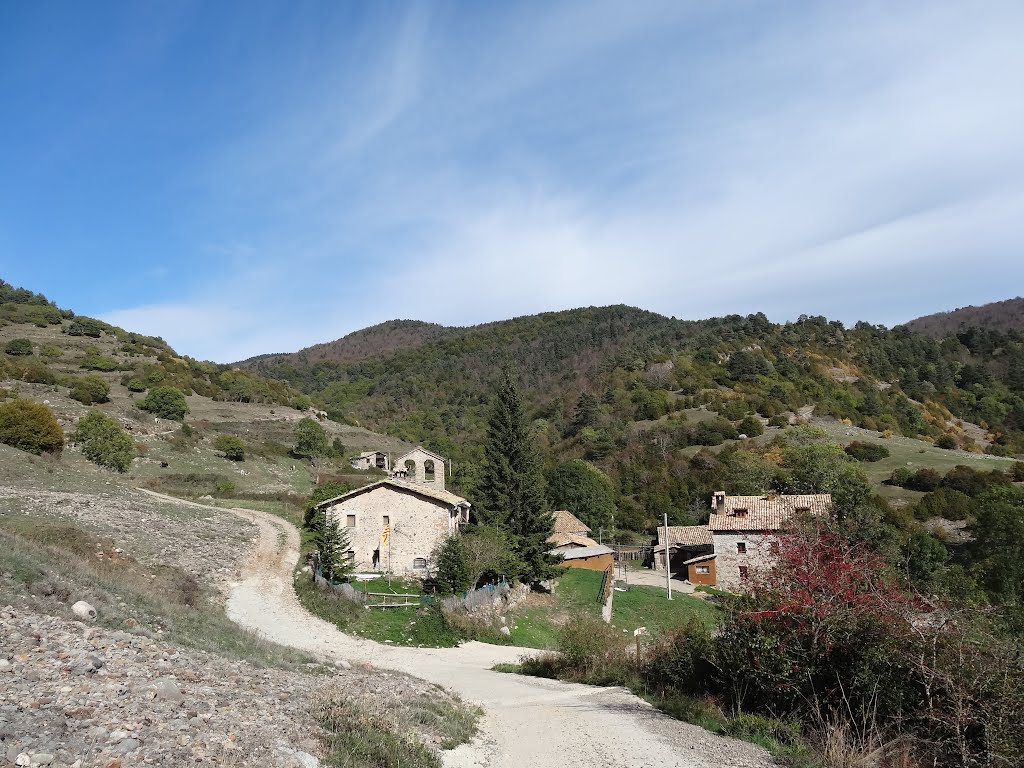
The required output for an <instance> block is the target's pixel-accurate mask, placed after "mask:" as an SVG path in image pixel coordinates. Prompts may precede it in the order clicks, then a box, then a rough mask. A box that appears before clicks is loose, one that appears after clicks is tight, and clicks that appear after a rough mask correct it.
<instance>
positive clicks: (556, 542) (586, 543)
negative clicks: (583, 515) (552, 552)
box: [547, 533, 597, 547]
mask: <svg viewBox="0 0 1024 768" xmlns="http://www.w3.org/2000/svg"><path fill="white" fill-rule="evenodd" d="M547 542H548V544H551V545H552V546H555V547H565V546H568V545H569V544H575V545H576V546H578V547H593V546H596V545H597V542H596V541H594V540H593V539H592V538H590V537H589V536H583V535H582V534H579V533H552V534H551V535H550V536H548V538H547Z"/></svg>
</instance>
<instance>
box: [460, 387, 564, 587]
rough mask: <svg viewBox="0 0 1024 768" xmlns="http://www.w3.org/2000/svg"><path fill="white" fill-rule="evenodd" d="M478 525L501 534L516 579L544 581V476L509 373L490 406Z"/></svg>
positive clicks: (549, 523)
mask: <svg viewBox="0 0 1024 768" xmlns="http://www.w3.org/2000/svg"><path fill="white" fill-rule="evenodd" d="M479 494H480V496H479V506H480V510H479V512H478V516H479V519H480V521H481V522H484V523H486V524H488V525H494V526H497V527H499V528H503V529H505V530H506V531H507V532H508V533H509V535H510V538H511V541H512V546H513V549H514V550H515V554H516V556H517V558H518V559H519V560H521V561H522V562H523V572H522V573H521V574H520V578H521V579H522V580H523V581H524V582H527V583H536V582H539V581H542V580H544V579H546V578H549V577H550V576H551V575H552V573H553V571H552V565H553V563H554V559H553V558H552V557H551V556H550V555H549V554H548V550H549V549H550V546H549V545H548V543H547V537H548V536H550V535H551V530H552V527H553V525H554V521H553V519H552V517H551V515H550V514H549V512H548V509H547V504H546V501H545V498H544V477H543V474H542V472H541V464H540V459H539V458H538V456H537V449H536V446H535V445H534V441H533V435H532V434H531V433H530V426H529V424H528V423H527V421H526V414H525V412H524V411H523V402H522V398H521V396H520V394H519V388H518V387H517V386H516V382H515V378H514V376H513V373H512V371H511V370H510V369H508V368H506V369H505V370H504V371H503V373H502V382H501V386H500V388H499V389H498V394H497V396H496V397H495V398H494V402H493V404H492V406H491V416H490V419H489V420H488V423H487V441H486V443H485V445H484V474H483V478H482V479H481V482H480V486H479Z"/></svg>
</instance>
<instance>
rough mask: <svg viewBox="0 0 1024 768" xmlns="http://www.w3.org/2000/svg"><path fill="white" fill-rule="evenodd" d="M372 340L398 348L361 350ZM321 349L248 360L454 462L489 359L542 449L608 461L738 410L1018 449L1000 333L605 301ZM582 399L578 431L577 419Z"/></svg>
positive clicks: (1021, 429)
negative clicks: (809, 414) (524, 409)
mask: <svg viewBox="0 0 1024 768" xmlns="http://www.w3.org/2000/svg"><path fill="white" fill-rule="evenodd" d="M382 335H383V336H382ZM428 335H432V336H433V338H426V336H428ZM382 337H383V338H388V337H394V338H395V339H404V342H403V343H404V344H405V346H402V345H401V344H398V343H393V344H391V345H390V347H389V348H386V349H384V350H383V351H381V352H379V353H377V354H370V350H369V346H370V344H371V342H372V341H373V340H374V339H377V338H382ZM335 345H336V346H335V347H334V354H335V356H336V359H329V358H328V357H327V353H326V350H325V351H324V355H323V357H321V358H320V359H312V355H311V352H310V351H308V350H307V351H304V352H301V353H297V354H294V355H289V356H284V357H281V356H278V357H273V358H269V359H262V360H256V361H253V362H251V363H250V364H249V365H250V366H251V367H252V368H253V369H254V370H256V371H259V372H260V373H261V374H264V375H266V376H270V377H276V378H281V379H284V380H286V381H288V382H289V383H291V384H293V385H294V386H296V387H299V388H301V389H303V390H304V391H305V392H307V393H309V394H310V395H311V396H312V397H313V398H314V400H315V401H316V402H318V403H320V404H321V405H322V406H323V407H324V408H326V409H327V410H328V412H330V413H331V414H332V415H333V416H334V417H335V418H338V419H346V420H349V421H354V422H357V423H359V424H362V425H365V426H371V427H374V428H376V429H379V430H385V431H387V432H389V433H391V434H394V435H396V436H399V437H402V438H403V439H406V440H410V441H420V442H424V443H426V444H427V445H429V446H432V447H434V449H435V450H438V451H441V452H444V453H449V454H451V455H454V456H456V457H458V456H460V455H466V454H467V452H468V453H469V454H470V455H471V452H472V451H471V449H472V447H473V446H474V445H477V444H479V440H480V437H481V435H482V432H483V426H484V420H485V415H486V410H487V408H486V406H487V402H488V399H489V397H490V395H491V392H492V391H493V385H494V382H495V380H496V378H497V374H498V371H499V369H500V368H501V366H502V365H503V364H504V363H511V364H512V365H514V366H515V367H516V369H517V370H518V372H519V376H520V383H521V385H522V387H523V390H524V393H525V396H526V398H527V401H528V404H529V406H530V408H531V412H532V415H533V416H534V418H535V419H536V420H537V422H538V430H539V434H541V437H542V442H544V443H545V444H546V445H548V446H549V447H550V448H551V450H552V452H553V453H555V454H557V455H560V456H563V457H564V456H566V455H573V454H574V453H577V454H582V455H587V456H589V457H591V458H593V459H594V460H596V461H602V460H605V461H607V462H609V463H611V462H613V459H614V457H616V456H618V457H623V456H624V455H625V454H628V453H629V452H630V451H631V450H633V449H634V448H635V446H636V445H637V444H638V441H640V442H642V439H643V438H639V437H638V435H640V434H641V433H643V434H646V435H648V437H650V435H651V434H652V433H655V432H657V433H665V435H667V438H666V439H667V440H668V441H669V442H670V443H672V444H675V445H680V444H682V445H693V444H695V443H701V441H704V442H703V443H701V444H713V443H714V441H715V440H716V439H717V440H719V441H720V440H721V436H722V434H723V433H725V434H728V433H729V429H733V428H734V427H736V426H738V423H739V422H740V421H741V420H742V419H743V418H744V416H747V415H752V414H754V413H756V414H759V415H760V416H761V417H763V418H765V419H771V418H779V417H781V416H783V415H784V414H787V413H789V414H792V413H795V412H798V411H800V409H804V410H806V409H807V408H808V407H810V406H813V407H814V413H815V414H816V415H825V416H828V415H831V416H835V417H836V418H838V419H849V420H850V422H852V423H854V424H857V425H860V426H864V427H867V428H869V429H878V430H885V429H890V430H893V431H894V432H896V433H902V434H905V435H908V436H924V437H927V438H930V439H934V440H938V439H939V438H942V437H946V438H947V442H948V440H952V441H954V442H955V444H956V445H958V446H961V447H965V448H968V449H975V448H976V449H978V450H983V449H987V450H989V451H990V452H994V453H998V452H1014V453H1016V452H1019V451H1021V450H1022V449H1024V400H1022V397H1021V395H1022V394H1024V345H1022V338H1021V336H1020V335H1019V334H1017V333H1015V332H1009V333H1006V334H1004V333H1002V332H999V331H992V332H972V333H968V334H963V335H962V338H960V337H956V336H953V337H949V338H946V339H944V340H942V341H938V340H935V339H932V338H929V337H927V336H923V335H919V334H915V333H912V332H910V331H909V330H908V329H906V328H903V327H900V328H896V329H892V330H890V329H886V328H884V327H881V326H872V325H869V324H866V323H858V324H857V325H856V326H854V327H853V328H846V327H844V326H843V324H842V323H839V322H836V321H831V322H830V321H828V320H827V319H826V318H823V317H801V318H800V320H798V321H797V322H794V323H785V324H773V323H771V322H769V321H768V319H767V318H766V317H765V316H764V315H762V314H757V315H749V316H747V317H740V316H735V315H734V316H728V317H722V318H715V319H710V320H702V321H681V320H676V319H674V318H668V317H664V316H662V315H658V314H655V313H653V312H646V311H643V310H640V309H635V308H632V307H626V306H612V307H600V308H594V307H591V308H586V309H574V310H568V311H564V312H552V313H545V314H541V315H534V316H529V317H520V318H515V319H512V320H507V321H502V322H496V323H490V324H487V325H481V326H475V327H472V328H441V327H439V326H425V327H424V326H422V325H420V324H409V323H405V322H398V323H394V324H385V325H383V326H377V327H375V328H371V329H367V330H366V331H362V332H360V333H358V334H353V335H352V336H349V337H346V338H345V339H342V340H340V341H338V342H335ZM325 346H327V347H330V346H331V345H325ZM353 357H356V358H358V359H354V360H353V359H352V358H353ZM583 395H586V396H587V397H588V398H589V399H587V398H584V403H585V405H586V408H587V409H589V410H588V414H585V415H584V416H583V417H582V418H583V422H586V423H583V422H581V421H580V417H579V414H578V410H579V405H580V402H581V396H583ZM591 401H593V403H592V404H591ZM701 407H703V408H705V409H706V410H708V411H714V412H716V413H717V414H719V415H720V416H722V417H723V420H722V421H720V422H717V423H716V425H717V427H716V429H711V430H708V429H705V428H701V429H698V426H697V425H696V424H695V423H694V422H693V421H692V418H691V417H692V416H693V414H689V415H688V414H687V411H688V410H692V409H694V408H701ZM957 419H960V420H963V421H964V422H973V423H976V424H982V425H983V429H982V434H983V435H986V436H987V437H982V436H981V435H978V434H977V432H975V435H976V437H977V438H978V439H975V438H973V437H972V436H971V435H970V434H968V432H967V431H964V430H963V429H962V428H961V427H959V426H957V425H956V421H957ZM723 422H730V423H729V424H726V423H723ZM584 427H586V428H587V431H586V432H584V431H583V429H584ZM947 433H948V434H947ZM581 435H582V436H583V439H584V440H585V441H587V444H586V445H583V444H582V443H581ZM988 438H990V439H988ZM989 443H991V445H989ZM609 468H610V467H609Z"/></svg>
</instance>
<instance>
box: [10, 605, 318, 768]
mask: <svg viewBox="0 0 1024 768" xmlns="http://www.w3.org/2000/svg"><path fill="white" fill-rule="evenodd" d="M321 684H322V683H321V681H320V680H319V679H318V678H317V677H311V676H308V675H303V674H301V673H296V672H283V671H279V670H273V669H259V668H257V667H254V666H252V665H248V664H245V663H242V662H234V661H230V660H227V659H224V658H221V657H218V656H214V655H211V654H207V653H202V652H199V651H189V650H186V649H182V648H177V647H173V646H169V645H166V644H163V643H160V642H157V641H154V640H150V639H149V638H146V637H144V636H139V635H133V634H130V633H128V632H121V631H116V630H115V631H107V630H103V629H100V628H97V627H93V626H88V625H87V624H84V623H82V622H69V621H63V620H60V619H56V618H53V617H50V616H43V615H40V614H36V613H31V612H26V611H23V610H16V609H14V608H13V607H11V606H8V607H6V608H4V609H3V610H0V758H6V764H10V765H18V766H23V765H24V766H29V765H32V766H34V765H54V766H78V767H80V768H81V767H84V766H105V767H107V768H114V767H115V766H130V765H164V766H171V765H187V764H192V763H207V764H212V765H279V766H311V765H315V764H316V762H317V761H316V758H314V757H313V754H314V753H316V752H318V751H319V749H320V746H319V742H318V740H317V737H316V734H317V733H318V731H319V728H318V726H317V725H316V724H315V723H314V722H313V720H312V717H311V715H310V708H309V701H308V696H309V693H310V689H311V688H315V687H317V686H319V685H321Z"/></svg>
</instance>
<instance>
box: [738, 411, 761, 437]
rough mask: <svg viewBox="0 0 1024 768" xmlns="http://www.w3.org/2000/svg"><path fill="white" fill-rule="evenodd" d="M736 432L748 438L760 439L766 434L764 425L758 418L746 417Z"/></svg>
mask: <svg viewBox="0 0 1024 768" xmlns="http://www.w3.org/2000/svg"><path fill="white" fill-rule="evenodd" d="M736 431H737V432H739V433H740V434H743V435H746V436H747V437H759V436H760V435H763V434H764V424H762V423H761V420H760V419H759V418H758V417H757V416H746V417H744V419H743V421H741V422H740V423H739V426H738V427H736Z"/></svg>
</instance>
